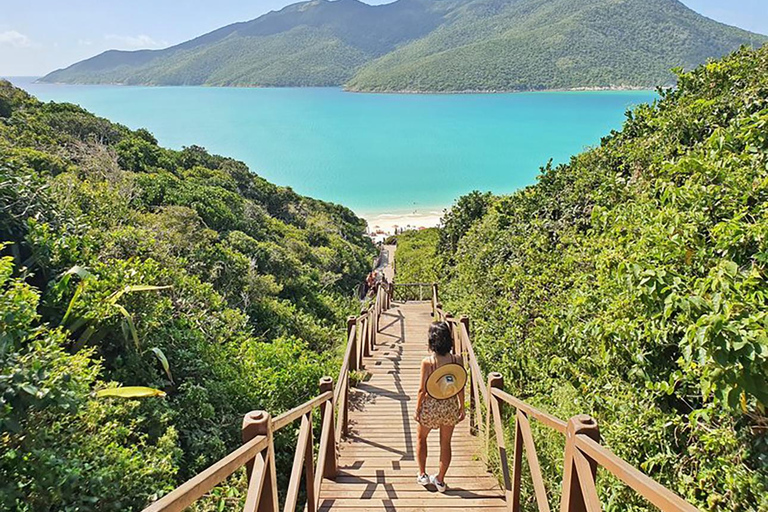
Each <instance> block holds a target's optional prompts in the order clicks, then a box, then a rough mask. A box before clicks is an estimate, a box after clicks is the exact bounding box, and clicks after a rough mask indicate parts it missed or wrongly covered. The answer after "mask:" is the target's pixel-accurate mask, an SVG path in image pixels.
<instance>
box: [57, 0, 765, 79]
mask: <svg viewBox="0 0 768 512" xmlns="http://www.w3.org/2000/svg"><path fill="white" fill-rule="evenodd" d="M767 40H768V38H766V37H765V36H761V35H757V34H752V33H750V32H747V31H744V30H740V29H737V28H734V27H730V26H727V25H723V24H721V23H717V22H715V21H712V20H710V19H708V18H705V17H703V16H701V15H699V14H697V13H695V12H694V11H692V10H690V9H688V8H687V7H685V6H684V5H683V4H682V3H680V2H679V1H678V0H397V1H396V2H393V3H390V4H386V5H380V6H371V5H368V4H365V3H362V2H360V1H358V0H336V1H328V0H312V1H310V2H303V3H298V4H294V5H291V6H288V7H286V8H284V9H282V10H281V11H277V12H271V13H269V14H266V15H264V16H261V17H260V18H257V19H255V20H252V21H248V22H244V23H235V24H233V25H229V26H226V27H223V28H221V29H219V30H216V31H214V32H211V33H209V34H206V35H203V36H201V37H198V38H196V39H193V40H191V41H188V42H185V43H182V44H180V45H177V46H173V47H170V48H167V49H164V50H141V51H135V52H125V51H108V52H105V53H103V54H101V55H98V56H96V57H93V58H91V59H88V60H84V61H82V62H78V63H76V64H73V65H72V66H70V67H68V68H66V69H62V70H58V71H54V72H53V73H50V74H49V75H47V76H45V77H44V78H42V81H44V82H62V83H120V84H130V85H138V84H150V85H212V86H339V85H345V86H346V87H347V88H348V89H349V90H355V91H418V92H427V91H467V90H477V91H502V90H537V89H553V88H555V89H556V88H591V87H654V86H657V85H668V84H671V83H672V82H673V80H674V75H673V74H672V73H671V71H670V70H671V69H672V68H675V67H683V68H692V67H695V66H696V65H699V64H701V63H703V62H705V61H706V60H707V59H709V58H716V57H720V56H723V55H725V54H727V53H730V52H732V51H734V50H736V49H737V48H738V47H739V46H741V45H743V44H747V45H753V46H759V45H762V44H763V43H764V42H765V41H767Z"/></svg>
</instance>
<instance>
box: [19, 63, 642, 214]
mask: <svg viewBox="0 0 768 512" xmlns="http://www.w3.org/2000/svg"><path fill="white" fill-rule="evenodd" d="M11 81H12V82H14V83H15V84H16V85H19V86H20V87H23V88H24V89H26V90H27V91H29V92H30V93H32V94H34V95H35V96H37V97H38V98H40V99H42V100H55V101H69V102H73V103H77V104H79V105H82V106H83V107H85V108H86V109H88V110H90V111H92V112H94V113H96V114H98V115H101V116H104V117H107V118H109V119H111V120H113V121H117V122H120V123H123V124H125V125H128V126H129V127H131V128H139V127H145V128H147V129H149V130H150V131H151V132H152V133H153V134H154V135H155V136H156V137H157V139H158V140H159V142H160V143H161V144H163V145H165V146H168V147H171V148H181V147H182V146H188V145H192V144H197V145H200V146H204V147H206V148H207V149H208V150H210V151H212V152H214V153H218V154H222V155H227V156H232V157H235V158H237V159H239V160H243V161H244V162H246V163H247V164H248V165H249V166H250V167H251V169H252V170H253V171H255V172H257V173H259V174H260V175H262V176H264V177H265V178H267V179H268V180H270V181H272V182H275V183H278V184H280V185H288V186H291V187H293V188H294V189H295V190H296V191H298V192H300V193H302V194H307V195H310V196H313V197H317V198H321V199H326V200H329V201H335V202H339V203H342V204H345V205H347V206H349V207H351V208H352V209H354V210H355V211H356V212H358V213H360V214H363V215H370V214H372V213H381V212H387V211H413V210H420V211H426V210H429V209H440V208H442V207H445V206H448V205H450V204H451V203H452V202H453V200H454V199H455V198H457V197H458V196H459V195H461V194H463V193H466V192H469V191H471V190H473V189H479V190H491V191H493V192H496V193H506V192H512V191H514V190H516V189H518V188H520V187H523V186H525V185H529V184H531V183H534V182H535V179H536V175H537V174H538V169H539V167H540V166H542V165H544V164H546V162H547V161H548V160H549V159H550V158H551V159H553V160H554V161H555V163H558V162H565V161H567V160H568V158H569V157H570V156H571V155H573V154H575V153H578V152H580V151H582V150H583V149H584V148H586V147H588V146H592V145H596V144H598V143H599V141H600V137H601V136H604V135H606V134H607V133H608V132H609V131H610V130H611V129H617V128H620V127H621V124H622V121H623V119H624V112H625V110H626V109H627V108H628V107H630V106H632V105H636V104H639V103H644V102H649V101H652V100H653V99H654V98H655V94H654V93H652V92H635V91H633V92H544V93H518V94H494V95H400V94H351V93H345V92H343V91H341V90H340V89H334V88H318V89H292V88H291V89H244V88H209V87H120V86H75V85H46V84H35V83H33V80H32V79H29V78H16V79H11Z"/></svg>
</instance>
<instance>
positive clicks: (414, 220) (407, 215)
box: [355, 207, 448, 235]
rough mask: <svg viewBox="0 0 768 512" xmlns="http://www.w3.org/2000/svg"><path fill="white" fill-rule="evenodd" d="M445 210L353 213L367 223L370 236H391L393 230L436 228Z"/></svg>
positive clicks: (441, 208)
mask: <svg viewBox="0 0 768 512" xmlns="http://www.w3.org/2000/svg"><path fill="white" fill-rule="evenodd" d="M446 208H448V207H428V208H417V209H414V210H387V211H378V212H355V214H356V215H357V216H358V217H360V218H362V219H364V220H365V221H366V222H367V223H368V232H369V233H370V234H373V235H375V234H379V235H393V234H395V229H402V228H405V229H420V228H432V227H436V226H438V225H439V224H440V219H441V217H442V216H443V214H444V211H445V209H446Z"/></svg>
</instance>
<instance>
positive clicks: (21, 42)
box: [0, 30, 32, 48]
mask: <svg viewBox="0 0 768 512" xmlns="http://www.w3.org/2000/svg"><path fill="white" fill-rule="evenodd" d="M0 44H2V45H8V46H13V47H14V48H28V47H30V46H32V40H31V39H30V38H28V37H27V36H25V35H24V34H22V33H21V32H17V31H16V30H6V31H5V32H0Z"/></svg>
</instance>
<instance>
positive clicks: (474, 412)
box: [459, 315, 480, 436]
mask: <svg viewBox="0 0 768 512" xmlns="http://www.w3.org/2000/svg"><path fill="white" fill-rule="evenodd" d="M459 322H461V325H462V326H463V327H464V329H463V330H465V331H466V332H467V343H471V342H470V340H469V317H468V316H467V315H461V317H460V318H459ZM461 331H462V329H461V327H460V328H459V336H461ZM461 357H462V360H463V361H464V366H465V367H467V368H469V367H470V365H469V361H468V357H469V351H468V349H467V347H465V346H463V345H462V348H461ZM477 377H478V376H477V375H474V372H469V378H468V379H467V389H468V390H469V393H468V394H469V433H470V434H472V435H473V436H476V435H477V432H478V427H479V426H480V410H479V409H478V408H477V403H476V402H475V393H474V392H473V391H474V389H475V388H474V386H475V384H476V382H475V381H476V380H477Z"/></svg>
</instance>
